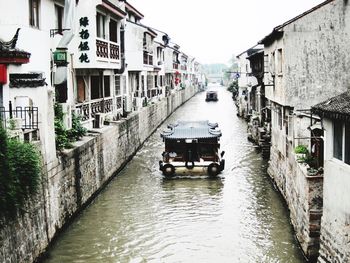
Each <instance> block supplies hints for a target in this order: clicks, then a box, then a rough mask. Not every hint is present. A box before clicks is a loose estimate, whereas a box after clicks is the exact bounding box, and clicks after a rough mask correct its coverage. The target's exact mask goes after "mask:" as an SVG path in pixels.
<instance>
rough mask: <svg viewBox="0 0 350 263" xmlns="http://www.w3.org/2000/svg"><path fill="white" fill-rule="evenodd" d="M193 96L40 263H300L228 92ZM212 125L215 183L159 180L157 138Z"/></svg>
mask: <svg viewBox="0 0 350 263" xmlns="http://www.w3.org/2000/svg"><path fill="white" fill-rule="evenodd" d="M209 89H213V90H217V91H218V98H219V101H218V102H205V93H204V92H202V93H199V94H197V95H196V96H194V97H193V98H192V99H191V100H189V101H188V102H187V103H186V104H185V105H183V106H182V107H181V108H179V109H178V110H177V111H176V112H175V113H174V114H172V115H171V116H170V118H169V119H168V120H166V121H165V123H164V124H163V125H162V126H161V127H160V128H159V129H158V130H157V131H156V132H155V133H154V134H153V135H152V136H151V137H150V138H149V139H148V140H147V141H146V142H145V144H144V146H143V147H142V149H141V150H140V151H139V152H138V153H137V154H136V156H135V157H134V158H133V159H132V160H131V162H129V164H128V165H127V166H126V167H125V168H124V169H123V170H122V171H121V172H120V174H119V175H118V176H117V177H116V178H114V179H113V180H112V182H111V183H110V184H109V185H108V186H107V187H106V188H105V189H104V190H103V191H102V193H101V194H100V195H99V196H98V197H97V198H96V199H95V200H94V201H93V202H92V203H91V204H90V205H89V206H88V207H87V208H86V210H84V211H83V212H82V213H81V214H80V215H79V216H78V217H77V218H76V219H75V220H74V222H73V223H72V224H71V225H70V226H69V227H68V228H67V229H66V230H65V231H64V232H63V233H62V235H61V236H60V237H59V238H58V239H57V240H56V242H55V243H54V245H53V246H52V248H51V249H50V250H49V251H48V258H47V259H46V260H45V261H44V262H45V263H58V262H59V263H63V262H64V263H66V262H84V263H90V262H91V263H96V262H107V263H109V262H135V263H136V262H166V263H168V262H217V263H225V262H268V263H270V262H283V263H284V262H293V263H294V262H304V259H303V256H302V253H301V250H300V249H299V247H298V245H297V243H296V241H295V238H294V236H293V232H292V228H291V225H290V223H289V217H288V211H287V209H286V207H285V206H284V203H283V201H282V199H281V196H280V195H279V194H278V192H277V191H276V190H275V189H274V187H273V184H272V183H271V182H270V180H269V177H268V175H267V174H266V166H267V163H266V162H265V161H263V160H262V158H261V156H260V154H259V153H257V151H256V148H254V146H253V145H252V144H251V143H249V142H248V141H247V133H246V126H247V125H246V122H245V121H244V120H242V119H239V118H238V117H237V116H236V107H235V105H234V102H233V100H232V98H231V96H230V93H229V92H228V91H226V88H224V87H219V86H209ZM205 119H208V120H210V121H214V122H218V124H219V128H220V129H221V131H222V134H223V136H222V137H221V150H224V151H225V152H226V154H225V160H226V167H225V170H224V171H223V173H222V174H220V177H219V178H217V179H209V178H207V177H205V176H203V177H201V178H198V177H188V178H174V179H165V178H163V177H162V175H161V172H160V171H159V170H158V161H159V160H160V158H161V153H162V151H163V142H162V140H161V138H160V135H159V133H160V131H161V129H163V128H164V127H166V125H167V124H168V123H173V122H175V121H176V120H205Z"/></svg>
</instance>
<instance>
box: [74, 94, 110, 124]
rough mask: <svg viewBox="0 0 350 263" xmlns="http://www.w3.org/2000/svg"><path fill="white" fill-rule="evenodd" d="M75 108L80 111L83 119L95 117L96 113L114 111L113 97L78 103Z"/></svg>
mask: <svg viewBox="0 0 350 263" xmlns="http://www.w3.org/2000/svg"><path fill="white" fill-rule="evenodd" d="M75 108H76V109H77V110H78V111H79V112H80V115H81V118H82V121H87V120H89V119H91V118H95V115H96V113H108V112H112V111H113V99H112V98H102V99H97V100H92V101H89V102H84V103H82V104H77V105H76V106H75Z"/></svg>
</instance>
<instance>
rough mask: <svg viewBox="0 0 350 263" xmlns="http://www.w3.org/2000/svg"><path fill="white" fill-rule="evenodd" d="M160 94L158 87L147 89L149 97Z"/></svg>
mask: <svg viewBox="0 0 350 263" xmlns="http://www.w3.org/2000/svg"><path fill="white" fill-rule="evenodd" d="M158 94H159V92H158V89H151V90H147V97H148V98H153V97H156V96H157V95H158Z"/></svg>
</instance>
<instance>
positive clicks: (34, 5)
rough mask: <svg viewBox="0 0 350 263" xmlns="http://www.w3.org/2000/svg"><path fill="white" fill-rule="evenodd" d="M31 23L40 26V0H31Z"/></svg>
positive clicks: (33, 25)
mask: <svg viewBox="0 0 350 263" xmlns="http://www.w3.org/2000/svg"><path fill="white" fill-rule="evenodd" d="M29 25H31V26H32V27H36V28H39V0H29Z"/></svg>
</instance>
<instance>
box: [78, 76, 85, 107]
mask: <svg viewBox="0 0 350 263" xmlns="http://www.w3.org/2000/svg"><path fill="white" fill-rule="evenodd" d="M84 101H85V82H84V77H82V76H77V102H79V103H81V102H84Z"/></svg>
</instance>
